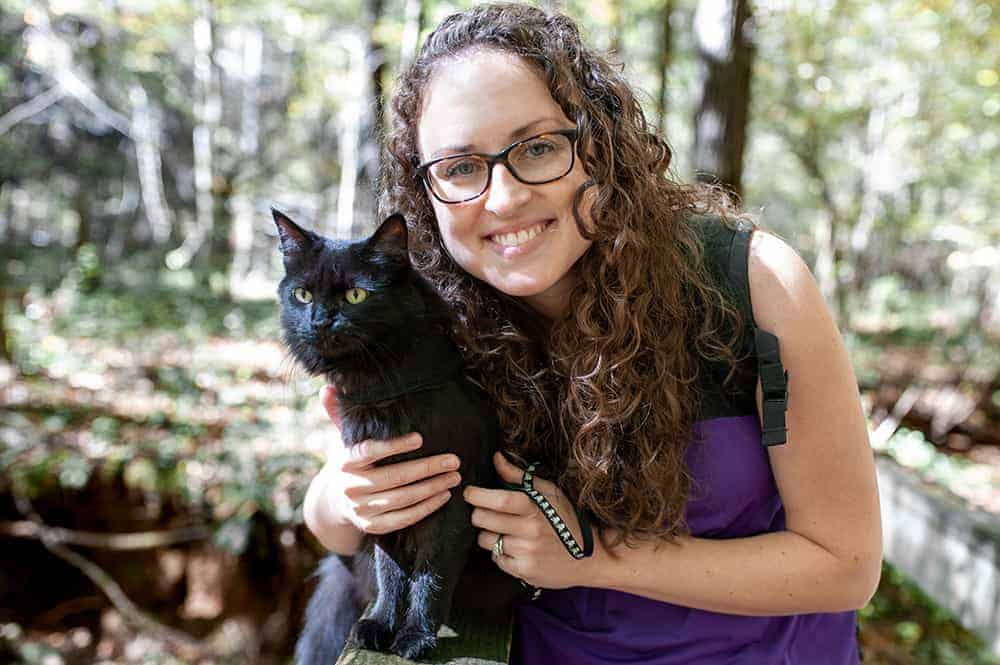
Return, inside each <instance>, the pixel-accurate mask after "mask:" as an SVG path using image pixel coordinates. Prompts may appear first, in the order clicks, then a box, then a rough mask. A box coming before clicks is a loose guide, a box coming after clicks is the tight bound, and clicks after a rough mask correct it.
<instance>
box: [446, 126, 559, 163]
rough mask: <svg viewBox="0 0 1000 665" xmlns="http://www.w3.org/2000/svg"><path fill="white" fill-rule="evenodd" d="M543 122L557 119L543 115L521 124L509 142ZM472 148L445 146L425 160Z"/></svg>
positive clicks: (513, 132) (471, 147)
mask: <svg viewBox="0 0 1000 665" xmlns="http://www.w3.org/2000/svg"><path fill="white" fill-rule="evenodd" d="M543 122H553V123H558V122H559V120H558V119H557V118H553V117H545V118H539V119H538V120H532V121H531V122H529V123H528V124H526V125H522V126H521V127H518V128H517V129H515V130H514V131H512V132H511V133H510V136H509V141H510V143H516V142H518V141H520V140H521V139H523V138H526V137H528V136H530V135H531V133H532V131H533V130H534V129H535V128H536V127H537V126H538V125H540V124H542V123H543ZM510 143H508V145H510ZM505 147H506V146H505ZM474 148H475V145H473V144H471V143H463V144H461V145H449V146H445V147H443V148H441V149H439V150H435V151H434V152H433V153H432V154H431V155H430V156H428V157H427V160H428V161H430V160H432V159H437V158H438V157H445V156H447V155H461V154H464V153H468V152H475V150H474Z"/></svg>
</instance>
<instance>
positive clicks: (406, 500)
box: [355, 472, 462, 519]
mask: <svg viewBox="0 0 1000 665" xmlns="http://www.w3.org/2000/svg"><path fill="white" fill-rule="evenodd" d="M460 482H462V477H461V476H460V475H459V474H458V473H455V472H452V473H443V474H440V475H438V476H435V477H433V478H429V479H427V480H425V481H423V482H420V483H413V484H412V485H406V486H405V487H399V488H396V489H392V490H387V491H385V492H379V493H376V494H370V495H368V496H366V497H364V498H362V499H360V500H358V502H357V507H356V508H355V513H357V515H358V516H360V517H364V518H367V519H372V518H375V517H377V516H379V515H381V514H383V513H387V512H391V511H394V510H401V509H403V508H408V507H410V506H413V505H416V504H418V503H420V502H421V501H424V500H426V499H430V498H432V497H434V496H436V495H438V494H441V493H442V492H447V491H448V490H449V489H451V488H452V487H455V486H456V485H458V484H459V483H460Z"/></svg>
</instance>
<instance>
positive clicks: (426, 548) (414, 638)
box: [390, 494, 475, 659]
mask: <svg viewBox="0 0 1000 665" xmlns="http://www.w3.org/2000/svg"><path fill="white" fill-rule="evenodd" d="M470 512H471V510H470V509H469V506H468V504H467V503H466V502H465V500H464V499H462V497H461V494H458V495H457V496H454V497H452V499H451V500H450V501H449V502H448V503H447V504H446V505H445V507H444V508H442V509H441V510H440V511H438V513H436V514H434V515H431V516H430V517H429V518H427V519H425V520H424V521H423V522H421V523H419V524H417V525H416V526H415V527H414V529H415V530H417V531H418V533H417V542H418V543H419V545H418V549H417V561H416V570H415V571H414V575H413V577H412V578H411V579H410V580H409V589H408V591H409V593H408V605H407V608H406V618H405V620H404V623H403V627H402V628H401V629H400V631H399V633H398V634H397V635H396V639H395V641H393V643H392V648H391V649H390V650H391V651H392V653H394V654H396V655H397V656H400V657H402V658H406V659H415V658H417V657H418V656H420V655H421V654H424V653H426V652H428V651H430V650H431V649H433V648H434V647H435V646H436V645H437V632H438V628H440V627H441V624H442V623H444V621H445V620H446V619H447V618H448V613H449V610H450V609H451V601H452V597H453V596H454V595H455V587H456V585H457V584H458V580H459V578H460V577H461V574H462V570H463V569H464V568H465V563H466V561H467V560H468V557H469V553H470V552H471V550H472V548H473V546H474V541H475V529H474V528H473V527H472V524H471V522H470V521H469V514H470Z"/></svg>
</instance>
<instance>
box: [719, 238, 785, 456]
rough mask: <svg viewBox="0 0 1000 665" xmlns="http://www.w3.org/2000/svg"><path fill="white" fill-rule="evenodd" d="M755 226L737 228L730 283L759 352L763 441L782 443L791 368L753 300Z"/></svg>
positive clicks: (756, 352) (730, 251) (730, 262)
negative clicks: (752, 241)
mask: <svg viewBox="0 0 1000 665" xmlns="http://www.w3.org/2000/svg"><path fill="white" fill-rule="evenodd" d="M752 234H753V228H751V227H749V226H748V225H743V224H741V225H739V226H738V227H737V229H736V230H735V231H734V232H733V235H732V240H731V241H730V245H729V261H728V262H727V266H728V272H729V283H730V284H731V285H733V286H734V287H735V289H736V294H737V296H738V297H739V301H740V307H741V310H742V311H743V313H744V316H745V317H746V320H747V322H748V324H749V325H750V326H751V327H752V330H753V341H754V351H755V354H756V356H757V375H758V376H759V377H760V385H761V390H762V392H763V393H764V400H763V424H762V426H761V432H762V434H763V437H762V439H763V444H764V445H765V446H775V445H780V444H783V443H785V442H787V441H788V427H787V423H786V422H785V411H786V410H787V409H788V372H787V371H786V370H785V368H784V366H783V365H782V364H781V345H780V344H779V343H778V338H777V336H776V335H774V334H773V333H770V332H768V331H766V330H764V329H762V328H758V327H757V322H756V321H755V320H754V317H753V304H752V303H751V302H750V275H749V269H748V268H749V256H750V237H751V235H752Z"/></svg>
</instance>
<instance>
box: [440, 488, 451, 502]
mask: <svg viewBox="0 0 1000 665" xmlns="http://www.w3.org/2000/svg"><path fill="white" fill-rule="evenodd" d="M450 498H451V492H450V491H448V490H445V491H444V492H442V493H441V494H439V495H438V501H440V502H441V503H446V502H447V501H448V499H450Z"/></svg>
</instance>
